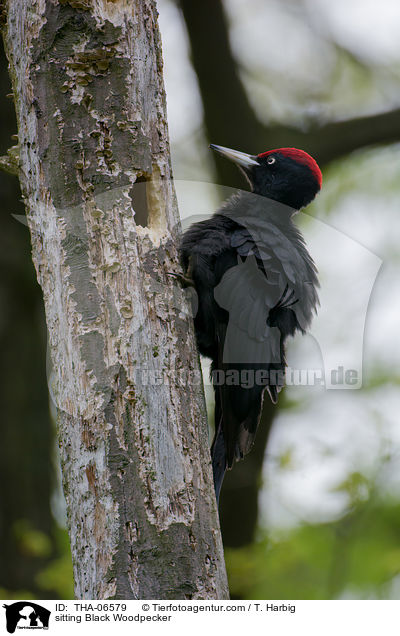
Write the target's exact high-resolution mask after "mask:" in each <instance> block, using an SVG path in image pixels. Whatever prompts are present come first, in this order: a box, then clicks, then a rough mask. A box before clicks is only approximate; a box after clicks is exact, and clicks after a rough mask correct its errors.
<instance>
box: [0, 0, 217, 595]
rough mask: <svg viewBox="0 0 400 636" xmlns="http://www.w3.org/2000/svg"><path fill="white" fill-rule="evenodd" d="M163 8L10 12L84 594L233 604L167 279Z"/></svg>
mask: <svg viewBox="0 0 400 636" xmlns="http://www.w3.org/2000/svg"><path fill="white" fill-rule="evenodd" d="M156 15H157V12H156V7H155V3H154V0H129V1H128V0H113V1H111V0H19V1H18V2H15V1H12V0H6V2H4V3H3V22H4V25H3V29H4V41H5V48H6V52H7V55H8V59H9V62H10V70H11V78H12V83H13V91H14V95H15V96H16V100H15V102H16V111H17V120H18V128H19V173H20V182H21V187H22V192H23V196H24V199H25V203H26V210H27V218H28V223H29V227H30V231H31V237H32V253H33V260H34V264H35V267H36V271H37V276H38V280H39V283H40V285H41V287H42V290H43V295H44V301H45V308H46V320H47V326H48V331H49V340H50V345H51V352H52V361H53V366H54V374H53V375H54V378H53V392H54V395H55V397H56V402H57V410H58V426H59V440H60V448H61V457H62V468H63V481H64V491H65V496H66V500H67V506H68V524H69V531H70V538H71V548H72V554H73V562H74V574H75V585H76V595H77V597H79V598H93V599H95V598H175V599H179V598H205V599H212V598H227V594H228V592H227V583H226V574H225V566H224V562H223V552H222V544H221V538H220V532H219V524H218V515H217V509H216V503H215V498H214V493H213V486H212V475H211V469H210V458H209V450H208V438H207V424H206V415H205V405H204V396H203V388H202V383H201V373H200V369H199V363H198V356H197V352H196V347H195V341H194V337H193V326H192V320H191V316H190V310H189V305H188V302H187V298H186V296H185V292H184V291H183V290H181V289H180V288H179V287H177V285H176V283H175V281H174V280H173V279H172V278H171V277H169V276H168V275H167V272H168V271H171V270H175V269H176V268H177V253H176V228H177V227H178V213H177V208H176V201H175V196H174V190H173V185H172V182H171V168H170V158H169V146H168V130H167V122H166V107H165V96H164V88H163V82H162V58H161V45H160V39H159V33H158V27H157V21H156ZM135 184H136V185H135ZM140 188H144V189H145V190H144V196H139V197H138V200H141V201H142V204H143V201H144V204H145V208H146V209H145V211H144V212H143V210H141V211H139V209H135V206H136V207H137V204H136V189H138V191H139V189H140ZM135 217H136V220H137V222H136V223H135ZM139 220H140V222H141V223H142V225H140V224H139ZM188 378H189V379H190V381H189V382H187V379H188ZM182 380H183V382H182Z"/></svg>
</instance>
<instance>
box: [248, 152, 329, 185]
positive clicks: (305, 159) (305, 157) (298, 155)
mask: <svg viewBox="0 0 400 636" xmlns="http://www.w3.org/2000/svg"><path fill="white" fill-rule="evenodd" d="M274 153H276V154H278V153H279V154H280V155H283V156H284V157H289V158H290V159H294V161H297V162H298V163H302V164H303V165H305V166H308V168H309V169H310V170H311V172H312V173H313V175H314V177H315V178H316V180H317V181H318V185H319V187H320V188H321V186H322V172H321V170H320V168H319V165H318V164H317V162H316V161H315V159H313V157H311V155H309V154H308V153H307V152H304V150H298V148H275V149H274V150H268V151H267V152H262V153H261V154H259V155H258V157H260V158H261V157H268V155H272V154H274Z"/></svg>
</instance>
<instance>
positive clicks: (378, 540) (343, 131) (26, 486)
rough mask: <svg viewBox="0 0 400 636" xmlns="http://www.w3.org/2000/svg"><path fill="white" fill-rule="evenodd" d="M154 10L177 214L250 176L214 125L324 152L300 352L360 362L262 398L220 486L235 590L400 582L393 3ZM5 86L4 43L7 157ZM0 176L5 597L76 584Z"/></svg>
mask: <svg viewBox="0 0 400 636" xmlns="http://www.w3.org/2000/svg"><path fill="white" fill-rule="evenodd" d="M158 8H159V12H160V27H161V33H162V38H163V56H164V62H165V83H166V90H167V103H168V117H169V126H170V137H171V149H172V161H173V169H174V177H175V180H176V189H177V194H178V199H179V203H180V212H181V216H182V223H183V226H186V225H187V224H189V223H190V222H191V221H193V220H197V219H198V217H199V215H201V216H207V215H209V214H211V213H212V212H214V210H215V209H216V207H217V206H218V205H219V203H220V201H221V200H223V199H224V198H225V197H226V196H228V195H229V193H230V192H232V188H236V187H239V188H245V187H246V185H245V182H244V180H243V179H242V177H241V175H240V173H239V172H238V171H237V170H236V169H235V168H234V166H232V165H230V164H229V163H228V162H224V161H223V160H222V159H219V158H216V157H214V156H213V155H212V154H211V152H210V151H209V150H208V144H209V143H210V142H213V143H216V144H220V145H224V146H229V147H232V148H235V149H238V150H242V151H245V152H250V153H252V154H255V153H259V152H263V151H265V150H267V149H271V148H277V147H281V146H295V147H299V148H302V149H304V150H306V151H308V152H309V153H310V154H312V155H313V156H314V157H315V158H316V160H317V161H318V162H319V164H320V166H321V168H322V170H323V174H324V184H323V190H322V192H321V194H320V195H319V196H318V197H317V199H316V201H315V202H314V203H313V204H312V206H310V207H309V208H307V211H306V213H302V214H300V215H298V217H297V220H296V222H298V223H299V225H300V226H301V227H302V231H303V232H304V234H305V236H306V240H307V243H308V245H309V249H310V252H311V254H312V255H313V257H314V260H315V261H316V263H317V266H318V269H319V271H320V279H321V308H320V312H319V316H318V318H317V320H316V321H315V324H314V326H313V330H312V333H311V334H310V335H308V336H305V337H303V338H301V337H300V338H297V339H296V340H294V341H292V342H290V345H289V351H288V362H289V365H290V366H291V367H292V368H294V369H318V370H320V369H323V370H325V371H326V370H327V369H328V370H330V369H332V368H336V367H338V366H340V365H341V364H343V366H344V368H345V369H355V370H356V371H357V373H358V379H359V382H358V384H357V385H356V386H357V387H358V388H356V389H355V388H352V387H351V386H348V385H346V387H345V388H331V389H329V390H327V389H326V388H325V387H323V386H319V385H315V384H314V385H313V384H310V383H309V382H308V383H307V380H306V381H303V380H302V379H301V378H300V379H299V377H300V376H298V379H297V381H296V382H295V383H294V385H292V386H288V387H286V389H285V391H284V392H283V394H282V393H281V396H280V400H279V405H278V407H277V408H276V407H272V405H270V404H267V403H266V404H265V407H264V410H263V416H262V422H261V426H260V430H259V433H258V436H257V441H256V446H255V448H254V449H253V451H252V452H251V454H250V455H249V456H248V457H247V458H246V461H245V462H241V463H240V464H237V465H236V466H235V469H234V470H233V471H231V472H230V473H229V474H228V476H227V479H226V481H225V484H224V487H223V492H222V497H221V525H222V532H223V539H224V545H225V555H226V561H227V568H228V576H229V582H230V588H231V595H232V598H236V599H244V598H252V599H260V598H269V599H292V600H294V599H333V598H339V599H340V598H355V599H381V598H382V599H398V598H400V426H399V424H398V415H397V414H398V413H399V412H400V386H399V385H400V364H399V362H400V342H399V335H398V332H399V329H398V316H399V314H400V293H399V292H400V248H399V240H398V237H399V236H400V214H399V208H400V205H399V200H400V40H399V37H398V34H399V32H400V5H399V4H398V3H397V2H396V1H395V0H393V1H392V0H381V2H380V3H379V5H377V3H375V2H372V0H346V2H345V0H337V1H336V3H328V2H326V0H203V1H202V2H199V3H197V2H193V1H190V0H158ZM9 92H10V88H9V81H8V78H7V72H6V62H5V60H4V57H3V58H2V60H1V69H0V95H1V99H0V109H1V115H2V121H3V126H2V129H1V138H0V144H1V153H2V154H4V153H5V152H6V150H7V148H8V147H9V146H10V145H12V143H13V142H12V141H11V140H10V136H11V135H12V134H14V133H15V132H16V125H15V118H14V115H13V104H12V100H7V99H6V95H7V93H9ZM221 186H223V187H221ZM0 193H1V198H2V205H1V214H0V224H1V231H0V349H1V357H0V377H1V381H0V399H1V401H2V407H3V408H2V417H1V435H2V443H1V444H0V491H1V492H0V546H1V550H0V598H41V599H45V598H58V597H59V598H71V597H72V595H73V591H72V569H71V563H70V555H69V549H68V538H67V535H66V531H65V512H64V507H63V502H62V495H61V491H60V486H59V481H60V480H59V472H58V467H57V466H58V459H57V451H56V443H55V424H54V413H53V412H52V407H51V404H49V398H48V392H47V381H46V329H45V323H44V314H43V307H42V299H41V292H40V289H39V287H38V285H37V283H36V279H35V273H34V270H33V265H32V263H31V260H30V246H29V236H28V230H27V228H26V227H25V226H24V225H23V224H21V223H19V222H18V221H17V220H16V219H15V217H14V216H13V215H22V214H23V213H24V210H23V206H22V203H21V202H20V194H19V191H18V183H17V180H16V179H15V177H12V176H8V175H6V174H4V173H0ZM205 367H206V365H205ZM205 371H206V369H205ZM205 379H206V372H205ZM206 383H207V382H206ZM206 390H207V395H208V406H209V410H210V414H211V413H212V403H211V402H212V395H211V393H212V391H211V390H210V387H209V385H207V386H206ZM211 425H212V422H211Z"/></svg>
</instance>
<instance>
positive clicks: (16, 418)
mask: <svg viewBox="0 0 400 636" xmlns="http://www.w3.org/2000/svg"><path fill="white" fill-rule="evenodd" d="M9 92H10V78H9V75H8V71H7V61H6V58H5V55H4V52H0V95H1V98H0V117H1V123H2V126H1V139H0V145H1V146H2V147H1V151H3V150H5V149H6V148H7V146H8V145H9V144H10V138H11V135H12V134H14V133H15V132H16V121H15V112H14V108H13V104H12V102H11V100H9V99H5V95H7V93H9ZM4 144H7V146H6V147H5V148H4ZM0 201H1V204H0V351H1V356H0V404H1V418H0V439H1V444H0V546H1V549H0V588H2V589H3V590H7V593H8V594H9V595H10V596H11V597H12V596H13V595H15V593H18V592H19V593H20V591H21V590H30V591H31V593H32V594H33V595H34V597H35V598H42V599H43V598H45V596H44V595H45V594H49V595H50V596H48V598H54V594H55V591H54V590H53V591H48V590H46V591H43V589H40V587H39V585H38V583H37V579H36V577H37V574H38V573H39V572H40V570H43V569H44V567H45V566H46V564H47V562H48V560H49V558H51V557H52V556H54V549H55V546H54V541H53V537H52V535H53V530H54V521H53V517H52V514H51V508H50V496H51V491H52V489H53V488H54V483H53V482H54V475H53V466H52V462H51V452H52V449H53V443H54V442H53V436H54V433H53V428H54V426H53V424H52V422H51V418H50V410H49V395H48V391H47V384H46V326H45V322H44V311H43V300H42V294H41V291H40V287H39V285H38V284H37V280H36V277H35V270H34V268H33V265H32V259H31V257H30V249H29V248H30V246H29V233H28V229H27V228H26V227H25V226H24V225H22V224H21V223H18V222H17V221H16V220H15V218H13V216H12V215H13V214H14V215H15V214H16V215H21V216H22V215H23V214H24V208H23V205H22V203H21V192H20V189H19V184H18V180H17V179H16V178H15V176H11V175H9V174H5V173H4V172H1V173H0ZM21 458H23V461H21ZM32 532H34V533H37V532H40V533H43V534H42V535H41V536H42V539H43V541H44V542H43V541H42V542H40V543H39V544H38V543H36V544H32V542H29V538H30V537H31V536H32ZM35 548H36V549H35ZM3 594H4V592H3Z"/></svg>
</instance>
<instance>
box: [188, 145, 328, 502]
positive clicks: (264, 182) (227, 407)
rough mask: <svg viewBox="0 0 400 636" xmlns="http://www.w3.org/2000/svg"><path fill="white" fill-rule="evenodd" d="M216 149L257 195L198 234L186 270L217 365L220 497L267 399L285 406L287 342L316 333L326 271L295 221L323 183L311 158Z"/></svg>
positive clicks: (230, 206)
mask: <svg viewBox="0 0 400 636" xmlns="http://www.w3.org/2000/svg"><path fill="white" fill-rule="evenodd" d="M215 148H216V149H217V150H218V151H219V152H221V154H226V155H227V156H228V157H229V158H231V159H233V160H234V161H236V162H237V163H238V164H239V165H240V167H241V168H242V170H243V171H244V172H245V174H246V176H247V178H248V180H249V181H250V184H251V186H252V189H253V192H242V193H240V194H238V195H235V196H233V197H232V198H231V199H229V200H228V201H227V202H225V204H224V205H223V206H222V208H221V209H219V210H218V211H217V212H216V213H215V214H214V215H213V216H212V217H211V218H210V219H208V220H206V221H202V222H200V223H195V224H194V225H192V226H191V227H190V228H189V229H188V230H187V231H186V232H185V234H184V235H183V238H182V243H181V260H182V266H183V268H184V271H185V274H186V277H187V278H191V279H192V280H193V284H194V286H195V288H196V291H197V294H198V301H199V302H198V311H197V315H196V317H195V329H196V336H197V343H198V347H199V351H200V353H201V354H202V355H204V356H206V357H208V358H211V360H212V365H211V373H212V380H213V385H214V391H215V435H214V440H213V444H212V447H211V454H212V460H213V471H214V484H215V490H216V494H217V498H218V496H219V492H220V488H221V485H222V480H223V477H224V474H225V470H226V468H231V467H232V465H233V462H234V460H235V459H240V458H242V457H243V456H244V455H246V453H248V452H249V450H250V449H251V447H252V444H253V441H254V437H255V434H256V430H257V426H258V421H259V418H260V413H261V407H262V400H263V394H264V392H265V390H267V391H268V393H269V396H270V398H271V399H272V401H273V402H276V400H277V396H278V392H279V391H280V389H281V388H282V385H283V377H284V370H285V364H286V363H285V347H284V345H285V340H286V338H287V337H288V336H290V335H293V334H294V333H295V332H296V331H300V332H304V331H305V330H306V329H307V327H308V326H309V324H310V322H311V319H312V316H313V313H314V311H315V308H316V305H317V303H318V296H317V291H316V287H317V285H318V281H317V275H316V268H315V265H314V263H313V261H312V259H311V257H310V255H309V254H308V252H307V250H306V247H305V244H304V240H303V237H302V235H301V233H300V231H299V230H298V228H297V227H296V225H295V224H294V223H293V220H292V216H293V213H294V212H295V211H296V209H300V207H303V206H304V205H305V204H307V203H308V202H309V201H311V200H312V199H313V198H314V196H315V194H316V193H317V192H318V190H319V188H320V185H321V182H320V173H318V171H319V169H318V166H316V164H315V166H314V163H315V162H314V163H312V162H313V160H312V159H311V157H309V156H308V155H306V153H302V151H296V150H294V149H279V150H276V151H272V152H271V153H264V154H263V155H258V156H257V157H251V156H250V155H244V154H243V153H236V152H234V151H229V150H228V149H221V148H220V147H215ZM285 151H286V153H285ZM229 153H231V154H232V155H233V156H229ZM296 153H298V154H296ZM271 158H272V159H271ZM296 193H297V195H296ZM296 196H297V199H296ZM288 204H291V207H290V205H288Z"/></svg>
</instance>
